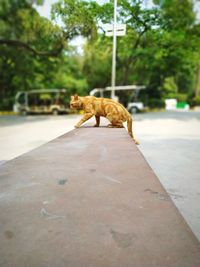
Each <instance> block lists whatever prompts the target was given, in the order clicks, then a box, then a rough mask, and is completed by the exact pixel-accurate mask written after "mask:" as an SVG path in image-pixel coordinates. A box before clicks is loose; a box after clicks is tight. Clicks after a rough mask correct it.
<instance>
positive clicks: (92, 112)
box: [70, 95, 139, 144]
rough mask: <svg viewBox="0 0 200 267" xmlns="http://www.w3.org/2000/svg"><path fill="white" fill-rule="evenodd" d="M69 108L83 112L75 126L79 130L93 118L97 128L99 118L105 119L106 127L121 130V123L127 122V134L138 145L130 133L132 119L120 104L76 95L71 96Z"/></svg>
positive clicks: (106, 99) (105, 99)
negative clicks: (106, 120)
mask: <svg viewBox="0 0 200 267" xmlns="http://www.w3.org/2000/svg"><path fill="white" fill-rule="evenodd" d="M70 107H71V108H73V109H81V110H84V111H85V114H84V116H83V118H82V119H81V120H80V121H79V122H78V123H77V124H76V125H75V127H76V128H79V127H80V126H81V124H83V123H84V122H85V121H87V120H89V119H90V118H91V117H93V116H95V118H96V124H95V125H94V126H95V127H99V124H100V117H101V116H102V117H105V118H107V119H108V120H109V121H110V122H111V124H109V125H108V127H116V128H122V127H124V126H123V122H125V121H127V128H128V133H129V134H130V136H131V137H132V138H133V140H134V142H135V143H136V144H139V143H138V142H137V141H136V140H135V138H134V136H133V133H132V117H131V115H130V114H129V112H128V111H127V110H126V109H125V107H124V106H122V105H121V104H120V103H118V102H115V101H114V100H112V99H108V98H97V97H94V96H85V97H81V96H78V95H74V96H71V101H70Z"/></svg>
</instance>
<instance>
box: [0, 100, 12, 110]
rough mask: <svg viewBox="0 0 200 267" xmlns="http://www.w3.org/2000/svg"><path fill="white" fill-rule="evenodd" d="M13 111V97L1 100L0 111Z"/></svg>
mask: <svg viewBox="0 0 200 267" xmlns="http://www.w3.org/2000/svg"><path fill="white" fill-rule="evenodd" d="M12 109H13V97H9V98H6V99H2V100H1V101H0V110H1V111H11V110H12Z"/></svg>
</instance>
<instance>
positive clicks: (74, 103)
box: [70, 95, 82, 109]
mask: <svg viewBox="0 0 200 267" xmlns="http://www.w3.org/2000/svg"><path fill="white" fill-rule="evenodd" d="M70 108H72V109H81V108H82V101H81V98H80V97H79V96H78V95H72V96H71V101H70Z"/></svg>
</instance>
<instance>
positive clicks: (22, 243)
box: [0, 127, 200, 267]
mask: <svg viewBox="0 0 200 267" xmlns="http://www.w3.org/2000/svg"><path fill="white" fill-rule="evenodd" d="M0 266H1V267H2V266H5V267H10V266H12V267H15V266H20V267H27V266H29V267H33V266H34V267H36V266H37V267H38V266H39V267H43V266H44V267H46V266H50V267H51V266H52V267H62V266H63V267H66V266H69V267H89V266H92V267H94V266H95V267H100V266H101V267H104V266H105V267H111V266H112V267H129V266H130V267H133V266H136V267H143V266H144V267H154V266H158V267H161V266H162V267H171V266H180V267H184V266H185V267H192V266H193V267H198V266H200V245H199V242H198V241H197V239H196V238H195V236H194V235H193V233H192V232H191V230H190V229H189V227H188V226H187V224H186V223H185V221H184V220H183V218H182V216H181V215H180V214H179V212H178V210H177V209H176V207H175V206H174V204H173V203H172V201H171V199H170V197H169V196H168V194H167V193H166V191H165V190H164V189H163V188H162V186H161V184H160V183H159V181H158V179H157V177H156V176H155V174H154V173H153V171H152V170H151V168H150V167H149V165H148V164H147V162H146V161H145V159H144V158H143V156H142V155H141V153H140V152H139V151H138V149H137V147H136V146H135V144H134V143H133V141H132V140H131V139H130V137H129V135H128V134H127V132H126V131H125V130H124V129H109V128H104V127H102V128H98V129H97V128H91V127H85V128H80V129H78V130H75V131H72V132H70V133H68V134H66V135H64V136H61V137H60V138H58V139H55V140H54V141H52V142H50V143H47V144H46V145H44V146H42V147H40V148H38V149H36V150H33V151H31V152H29V153H27V154H24V155H23V156H20V157H19V158H16V159H14V160H12V161H10V162H7V163H5V164H3V165H2V166H1V167H0Z"/></svg>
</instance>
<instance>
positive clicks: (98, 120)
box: [94, 115, 100, 127]
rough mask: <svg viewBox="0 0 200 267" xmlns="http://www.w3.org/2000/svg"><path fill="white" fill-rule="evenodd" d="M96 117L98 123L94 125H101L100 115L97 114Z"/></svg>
mask: <svg viewBox="0 0 200 267" xmlns="http://www.w3.org/2000/svg"><path fill="white" fill-rule="evenodd" d="M95 118H96V124H95V125H94V127H99V124H100V116H97V115H95Z"/></svg>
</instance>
